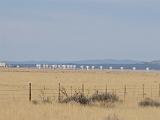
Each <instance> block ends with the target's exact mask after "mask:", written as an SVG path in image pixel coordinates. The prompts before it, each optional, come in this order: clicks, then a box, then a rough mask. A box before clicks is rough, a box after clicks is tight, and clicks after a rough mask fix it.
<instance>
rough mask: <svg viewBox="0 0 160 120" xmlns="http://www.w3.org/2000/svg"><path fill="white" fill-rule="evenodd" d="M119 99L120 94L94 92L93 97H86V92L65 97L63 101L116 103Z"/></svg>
mask: <svg viewBox="0 0 160 120" xmlns="http://www.w3.org/2000/svg"><path fill="white" fill-rule="evenodd" d="M117 101H119V98H118V96H116V95H114V94H109V93H108V94H94V95H92V96H91V97H89V98H88V97H86V96H85V95H84V94H75V95H73V96H71V97H67V98H66V99H63V100H62V101H61V102H62V103H69V102H76V103H80V104H84V105H85V104H94V103H96V102H103V103H109V102H110V103H114V102H117Z"/></svg>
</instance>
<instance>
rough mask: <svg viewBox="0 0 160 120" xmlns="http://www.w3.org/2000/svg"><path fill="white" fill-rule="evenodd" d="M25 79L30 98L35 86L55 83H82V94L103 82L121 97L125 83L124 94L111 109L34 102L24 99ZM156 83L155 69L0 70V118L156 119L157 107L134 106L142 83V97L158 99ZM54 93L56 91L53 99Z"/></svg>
mask: <svg viewBox="0 0 160 120" xmlns="http://www.w3.org/2000/svg"><path fill="white" fill-rule="evenodd" d="M29 82H31V83H32V89H33V95H32V97H33V98H32V99H38V95H39V94H40V90H39V91H38V89H43V88H45V89H47V88H48V89H49V88H53V89H58V83H61V85H62V86H64V87H65V88H68V89H69V88H70V86H72V87H73V89H76V88H81V86H82V84H84V86H85V91H86V94H87V89H88V91H89V90H90V91H89V92H90V93H91V92H94V90H96V89H102V91H103V90H105V88H106V85H107V88H108V91H111V92H115V93H116V94H117V95H119V96H120V98H121V99H122V100H123V90H124V86H125V85H126V89H127V94H126V98H125V101H124V102H122V103H117V104H116V105H115V106H114V107H111V108H110V107H101V106H82V105H79V104H75V103H70V104H60V103H57V101H55V102H53V103H52V104H37V105H35V104H32V103H31V102H29V101H28V83H29ZM159 83H160V73H159V72H143V71H138V72H131V71H58V70H57V71H51V70H39V71H38V70H29V69H28V70H27V69H0V120H160V114H159V113H160V108H154V107H147V108H143V107H140V106H138V102H139V101H141V100H142V99H143V95H142V93H143V87H142V86H143V84H144V86H145V91H144V92H145V96H144V97H150V98H153V99H159ZM34 89H37V91H34ZM55 91H56V90H55ZM52 92H53V91H52ZM68 92H69V91H68ZM56 94H57V91H56V93H55V94H54V95H55V99H57V96H56ZM51 96H52V94H51ZM108 116H110V118H109V117H108ZM114 116H116V117H115V118H112V117H114ZM117 118H118V119H117Z"/></svg>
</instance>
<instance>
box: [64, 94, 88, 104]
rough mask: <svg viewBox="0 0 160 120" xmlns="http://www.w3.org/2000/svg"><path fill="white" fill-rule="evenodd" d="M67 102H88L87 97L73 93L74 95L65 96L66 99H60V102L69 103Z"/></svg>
mask: <svg viewBox="0 0 160 120" xmlns="http://www.w3.org/2000/svg"><path fill="white" fill-rule="evenodd" d="M69 102H76V103H80V104H83V105H85V104H89V103H90V101H89V99H88V98H87V97H86V96H84V95H83V94H80V95H74V96H71V97H67V98H66V99H64V100H62V103H69Z"/></svg>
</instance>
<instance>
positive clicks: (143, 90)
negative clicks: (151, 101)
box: [142, 84, 145, 98]
mask: <svg viewBox="0 0 160 120" xmlns="http://www.w3.org/2000/svg"><path fill="white" fill-rule="evenodd" d="M142 87H143V88H142V89H143V93H142V94H143V98H144V96H145V93H144V84H143V85H142Z"/></svg>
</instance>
